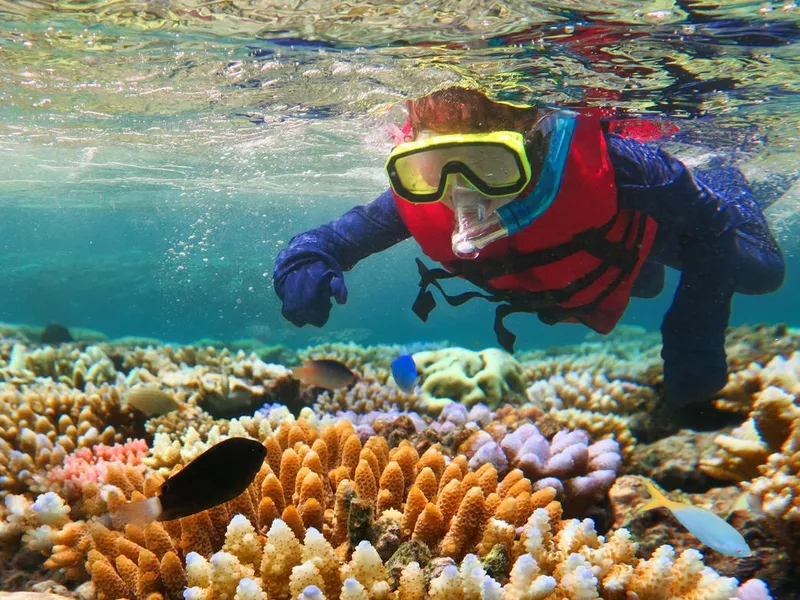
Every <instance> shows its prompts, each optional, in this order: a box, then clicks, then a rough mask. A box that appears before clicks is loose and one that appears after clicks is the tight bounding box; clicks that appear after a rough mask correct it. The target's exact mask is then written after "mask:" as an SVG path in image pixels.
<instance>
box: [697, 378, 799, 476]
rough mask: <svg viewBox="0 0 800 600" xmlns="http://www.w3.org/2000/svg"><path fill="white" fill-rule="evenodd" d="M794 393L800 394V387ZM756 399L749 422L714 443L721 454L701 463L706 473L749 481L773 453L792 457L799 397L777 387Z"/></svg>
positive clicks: (785, 383) (766, 390) (719, 437)
mask: <svg viewBox="0 0 800 600" xmlns="http://www.w3.org/2000/svg"><path fill="white" fill-rule="evenodd" d="M789 383H790V382H789ZM784 385H787V382H785V381H784ZM788 386H789V387H792V386H791V385H788ZM794 389H797V390H798V391H800V384H798V387H797V388H794ZM755 396H756V400H755V402H754V403H753V408H752V411H751V413H750V418H749V419H748V420H747V421H745V423H744V424H743V425H742V426H741V427H738V428H736V429H734V430H733V432H731V434H730V435H719V436H717V437H716V438H715V439H714V442H715V443H716V444H717V445H718V446H719V450H718V451H717V452H716V454H715V455H714V456H713V457H711V458H708V459H705V460H703V461H702V462H701V463H700V468H701V469H702V470H703V472H704V473H706V474H708V475H710V476H712V477H716V478H717V479H724V480H728V481H746V480H748V479H752V478H753V477H755V476H756V475H757V474H758V472H759V468H760V467H761V465H763V464H764V463H765V462H766V461H767V458H768V457H769V456H770V455H772V454H773V453H776V452H788V453H789V454H791V453H792V451H791V450H790V447H791V440H792V439H793V435H795V434H800V405H798V404H797V396H796V395H795V394H789V393H787V392H786V391H784V390H783V389H780V388H777V387H768V388H766V389H765V390H763V391H761V392H758V393H757V394H756V395H755Z"/></svg>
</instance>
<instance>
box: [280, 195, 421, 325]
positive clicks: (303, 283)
mask: <svg viewBox="0 0 800 600" xmlns="http://www.w3.org/2000/svg"><path fill="white" fill-rule="evenodd" d="M408 237H410V234H409V232H408V230H407V229H406V226H405V224H404V223H403V221H402V220H401V218H400V215H399V213H398V212H397V208H396V206H395V202H394V197H393V196H392V193H391V190H389V191H387V192H384V193H383V194H381V195H380V196H378V198H376V199H375V200H373V201H372V202H370V203H369V204H367V205H365V206H356V207H354V208H351V209H350V210H349V211H347V212H346V213H344V214H343V215H342V216H341V217H339V218H338V219H335V220H333V221H331V222H330V223H328V224H327V225H322V226H321V227H317V228H316V229H311V230H309V231H306V232H304V233H301V234H299V235H296V236H295V237H293V238H292V239H291V240H290V241H289V245H288V246H287V247H286V248H284V249H283V250H282V251H281V253H280V254H278V257H277V259H276V260H275V273H274V276H273V284H274V287H275V292H276V293H277V294H278V297H279V298H280V299H281V300H282V301H283V310H282V312H283V316H284V317H286V318H287V319H288V320H289V321H291V322H292V323H294V324H295V325H297V326H302V325H305V324H311V325H315V326H317V327H321V326H322V325H324V324H325V323H326V322H327V320H328V315H329V314H330V309H331V302H330V298H331V297H333V298H335V299H336V301H337V302H338V303H339V304H344V303H345V302H346V301H347V287H346V286H345V284H344V275H343V273H342V272H343V271H349V270H350V269H352V268H353V267H354V266H355V265H356V263H358V262H359V261H360V260H362V259H364V258H366V257H367V256H369V255H370V254H375V253H376V252H380V251H382V250H386V249H387V248H389V247H391V246H393V245H395V244H397V243H398V242H401V241H403V240H404V239H406V238H408Z"/></svg>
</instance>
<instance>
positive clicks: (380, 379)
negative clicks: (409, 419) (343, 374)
mask: <svg viewBox="0 0 800 600" xmlns="http://www.w3.org/2000/svg"><path fill="white" fill-rule="evenodd" d="M358 373H359V377H358V381H357V382H356V383H355V384H354V385H352V386H350V387H349V388H340V389H338V390H334V391H326V392H322V393H321V394H320V395H319V396H317V399H316V401H315V402H314V411H315V412H316V413H317V414H318V415H320V416H323V415H326V414H335V413H336V412H339V411H353V412H355V413H357V414H364V413H368V412H370V411H383V412H388V411H397V410H405V411H424V410H425V408H426V403H425V401H424V400H423V399H422V398H420V397H418V396H417V395H416V394H407V393H405V392H403V391H402V390H400V389H399V388H398V387H397V386H396V385H394V384H391V385H390V384H389V371H387V370H386V369H382V368H377V369H374V368H371V367H364V368H362V369H360V370H359V371H358Z"/></svg>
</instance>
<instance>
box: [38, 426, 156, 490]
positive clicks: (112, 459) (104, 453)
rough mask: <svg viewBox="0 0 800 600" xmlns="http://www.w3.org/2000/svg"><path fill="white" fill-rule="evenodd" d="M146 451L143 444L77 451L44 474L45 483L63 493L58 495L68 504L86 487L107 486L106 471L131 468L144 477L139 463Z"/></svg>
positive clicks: (144, 443)
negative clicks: (112, 466)
mask: <svg viewBox="0 0 800 600" xmlns="http://www.w3.org/2000/svg"><path fill="white" fill-rule="evenodd" d="M147 451H148V446H147V442H145V441H144V440H128V441H127V442H125V443H124V444H114V445H113V446H106V445H105V444H96V445H94V446H92V447H91V448H79V449H77V450H75V451H74V452H71V453H70V454H68V455H67V456H66V457H65V458H64V463H63V464H62V465H61V466H59V467H56V468H54V469H52V470H51V471H50V472H49V473H48V474H47V480H48V482H50V483H51V484H53V485H56V486H58V488H60V490H63V493H62V495H63V496H64V497H65V498H67V499H71V500H77V499H79V498H80V497H81V496H82V493H83V487H84V485H86V484H87V483H89V482H91V483H95V484H98V485H104V484H106V483H107V482H108V467H109V466H110V465H114V466H116V467H117V468H120V469H122V468H124V467H125V466H131V467H133V468H134V469H136V470H137V471H139V472H140V473H142V475H144V472H145V469H146V466H145V465H144V463H143V462H142V459H143V458H144V456H145V454H146V453H147Z"/></svg>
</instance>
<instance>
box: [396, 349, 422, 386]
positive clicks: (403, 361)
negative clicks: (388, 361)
mask: <svg viewBox="0 0 800 600" xmlns="http://www.w3.org/2000/svg"><path fill="white" fill-rule="evenodd" d="M392 377H394V381H395V383H396V384H397V387H399V388H400V389H401V390H403V391H404V392H405V393H406V394H411V393H413V392H414V384H416V383H417V363H415V362H414V358H413V357H412V356H411V355H410V354H403V355H402V356H398V357H397V358H395V359H394V360H393V361H392Z"/></svg>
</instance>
